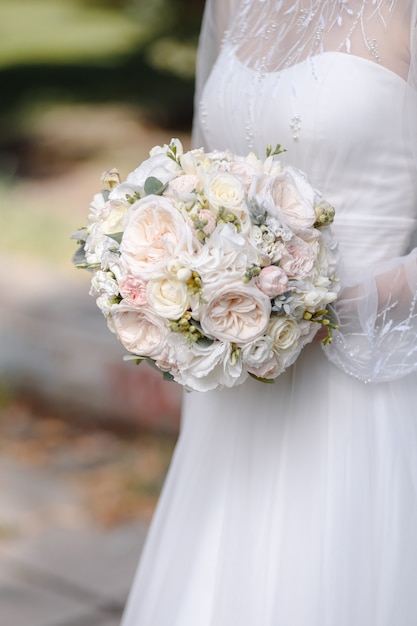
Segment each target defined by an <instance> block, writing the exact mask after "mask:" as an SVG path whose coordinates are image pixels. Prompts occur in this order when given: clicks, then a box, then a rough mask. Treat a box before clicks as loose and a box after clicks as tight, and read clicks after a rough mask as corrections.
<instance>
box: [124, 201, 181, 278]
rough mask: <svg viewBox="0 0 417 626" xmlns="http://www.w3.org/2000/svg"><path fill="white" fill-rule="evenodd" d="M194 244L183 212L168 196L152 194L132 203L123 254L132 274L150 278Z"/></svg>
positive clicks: (125, 264)
mask: <svg viewBox="0 0 417 626" xmlns="http://www.w3.org/2000/svg"><path fill="white" fill-rule="evenodd" d="M191 245H192V232H191V229H190V228H189V226H188V225H187V224H186V223H185V221H184V219H183V218H182V216H181V214H180V213H179V212H178V211H177V210H176V209H175V208H173V206H172V205H171V203H170V202H169V200H167V198H164V197H161V196H152V195H151V196H146V197H145V198H143V199H142V200H139V201H138V202H137V203H136V204H134V205H132V207H131V209H130V211H129V216H128V219H127V223H126V227H125V231H124V234H123V239H122V242H121V244H120V254H121V259H122V263H123V265H124V266H125V267H126V269H127V272H128V273H129V274H132V275H133V276H138V277H140V278H142V279H143V280H148V279H149V278H150V277H152V276H153V275H154V274H155V272H160V271H163V270H164V268H165V267H166V265H167V263H168V262H169V261H171V260H172V259H173V258H175V257H177V256H178V255H179V254H180V253H181V252H185V251H187V250H191Z"/></svg>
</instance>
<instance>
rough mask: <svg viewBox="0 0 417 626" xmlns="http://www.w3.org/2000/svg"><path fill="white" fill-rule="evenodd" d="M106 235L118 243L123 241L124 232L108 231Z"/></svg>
mask: <svg viewBox="0 0 417 626" xmlns="http://www.w3.org/2000/svg"><path fill="white" fill-rule="evenodd" d="M106 236H107V237H110V239H113V241H115V242H116V243H121V241H122V238H123V233H122V232H121V233H106Z"/></svg>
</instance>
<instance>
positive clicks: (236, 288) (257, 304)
mask: <svg viewBox="0 0 417 626" xmlns="http://www.w3.org/2000/svg"><path fill="white" fill-rule="evenodd" d="M270 312H271V303H270V300H269V298H268V296H266V295H265V294H263V293H262V292H261V291H260V290H259V289H258V288H257V287H255V286H253V285H250V284H243V283H242V282H237V281H236V282H235V283H231V284H226V286H224V287H223V288H222V289H219V290H218V291H217V292H215V294H214V296H213V298H212V299H211V300H210V301H209V302H207V303H206V304H204V305H203V306H202V307H201V311H200V323H201V327H202V329H203V331H204V333H205V334H207V335H209V336H213V337H216V338H217V339H220V340H221V341H227V342H232V343H236V344H237V345H240V346H243V345H245V344H246V343H249V342H251V341H255V340H256V339H258V338H259V337H261V336H262V335H263V334H264V333H265V332H266V329H267V328H268V322H269V315H270Z"/></svg>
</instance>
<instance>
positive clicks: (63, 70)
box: [0, 0, 204, 531]
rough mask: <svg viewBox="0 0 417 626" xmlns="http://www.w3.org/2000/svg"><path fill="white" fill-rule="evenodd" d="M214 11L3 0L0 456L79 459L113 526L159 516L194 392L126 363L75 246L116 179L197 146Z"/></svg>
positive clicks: (196, 4) (83, 479)
mask: <svg viewBox="0 0 417 626" xmlns="http://www.w3.org/2000/svg"><path fill="white" fill-rule="evenodd" d="M203 4H204V2H203V0H0V85H1V87H0V89H1V98H0V217H1V227H0V442H1V444H0V458H3V456H4V455H6V457H10V456H11V457H13V458H15V459H17V460H18V462H19V463H20V462H22V463H29V465H30V466H31V467H34V466H38V465H40V466H42V467H43V466H45V467H47V468H49V470H50V471H51V473H52V474H55V473H56V471H57V468H62V467H63V463H64V465H65V463H67V461H65V459H68V458H69V459H70V463H69V465H68V467H69V468H70V469H68V474H69V475H71V476H72V475H73V473H74V472H75V473H77V472H78V473H77V476H78V483H79V485H82V486H83V489H87V491H88V493H87V497H86V498H84V499H83V502H84V501H85V502H86V503H87V504H86V505H85V506H87V508H88V510H89V511H90V513H92V514H93V516H95V515H96V514H97V515H96V516H97V517H98V518H99V520H100V521H102V522H103V523H104V524H107V523H110V524H111V523H118V522H119V521H123V520H125V519H130V518H135V517H136V516H137V515H138V512H139V515H142V516H145V517H146V518H148V517H149V515H150V512H151V511H152V509H153V506H154V503H155V500H156V497H157V494H158V492H159V489H160V485H161V484H162V480H163V476H164V475H165V471H166V467H167V463H168V460H169V458H170V454H171V451H172V447H173V443H174V438H175V435H176V432H177V427H178V417H179V410H180V402H181V392H180V390H179V388H178V387H177V386H173V384H172V383H163V381H162V377H160V376H159V374H157V373H156V372H154V370H152V369H151V368H147V367H146V366H141V367H139V368H137V367H136V366H133V365H132V364H126V363H124V362H123V354H124V351H123V350H122V349H121V346H120V345H119V343H118V342H117V340H116V339H115V337H114V336H113V335H111V334H110V333H109V332H108V330H107V328H106V324H105V320H104V319H103V317H102V316H101V314H100V312H99V311H98V309H97V307H96V306H95V303H94V301H93V299H92V298H91V297H90V296H89V295H88V291H89V280H90V277H89V275H88V273H87V272H80V271H77V270H75V269H74V267H73V266H72V264H71V257H72V255H73V253H74V251H75V249H76V244H75V242H74V241H72V240H71V239H70V235H71V233H72V232H74V231H75V230H77V229H78V228H79V227H80V226H82V225H83V224H84V223H85V221H86V219H87V212H88V205H89V203H90V200H91V198H92V196H93V194H94V193H97V192H98V191H99V190H100V188H101V183H100V177H101V174H102V172H103V171H104V170H106V169H109V168H111V167H117V168H118V169H119V171H120V174H121V176H122V178H124V177H125V176H126V175H127V173H128V172H129V171H131V170H132V169H134V168H135V167H136V166H137V165H138V164H139V162H140V161H141V160H143V159H144V158H146V157H147V155H148V152H149V150H150V148H151V147H152V146H153V145H155V144H161V143H165V142H167V141H169V139H170V138H171V137H173V136H175V137H179V138H180V139H181V140H182V141H183V143H184V146H185V147H186V148H187V147H189V142H190V128H191V121H192V113H193V90H194V65H195V56H196V47H197V39H198V32H199V28H200V22H201V16H202V11H203ZM132 427H133V431H134V432H135V433H136V434H137V435H138V436H139V437H141V438H140V441H138V439H137V438H136V437H133V438H132V436H131V433H132ZM96 428H97V429H98V430H96ZM102 428H104V429H105V434H103V432H102ZM109 429H110V432H113V433H114V432H116V433H117V437H116V439H114V438H113V435H109ZM125 429H127V430H126V431H125ZM125 432H127V433H128V437H127V438H124V435H123V433H125ZM161 433H165V438H164V437H162V438H160V434H161ZM121 435H123V436H122V438H121V439H119V436H121ZM166 435H168V437H166ZM109 437H110V439H109ZM143 437H144V439H143ZM109 441H110V444H109ZM65 467H66V465H65ZM59 471H61V470H59ZM64 474H65V472H64ZM65 476H66V474H65ZM90 483H91V484H90ZM88 485H90V487H89V486H88ZM109 490H110V491H109ZM95 493H97V494H100V496H99V497H98V498H95V497H94V494H95ZM96 500H97V511H96V510H94V511H92V507H93V505H92V503H94V502H96ZM83 506H84V505H83ZM95 506H96V505H94V507H93V508H94V509H95ZM5 523H6V522H5V521H4V520H3V519H2V518H1V517H0V531H1V528H2V524H3V525H4V524H5ZM45 523H47V522H45ZM48 523H49V522H48Z"/></svg>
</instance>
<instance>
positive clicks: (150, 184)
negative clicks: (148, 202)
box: [144, 176, 168, 196]
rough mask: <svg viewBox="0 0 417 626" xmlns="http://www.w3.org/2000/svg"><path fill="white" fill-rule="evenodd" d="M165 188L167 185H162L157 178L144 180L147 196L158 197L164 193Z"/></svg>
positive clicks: (152, 177)
mask: <svg viewBox="0 0 417 626" xmlns="http://www.w3.org/2000/svg"><path fill="white" fill-rule="evenodd" d="M167 186H168V183H165V184H164V183H163V182H161V181H160V180H159V178H155V176H149V178H147V179H146V180H145V186H144V190H145V194H146V195H147V196H150V195H153V196H160V195H161V194H162V193H163V192H164V191H165V189H166V188H167Z"/></svg>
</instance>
